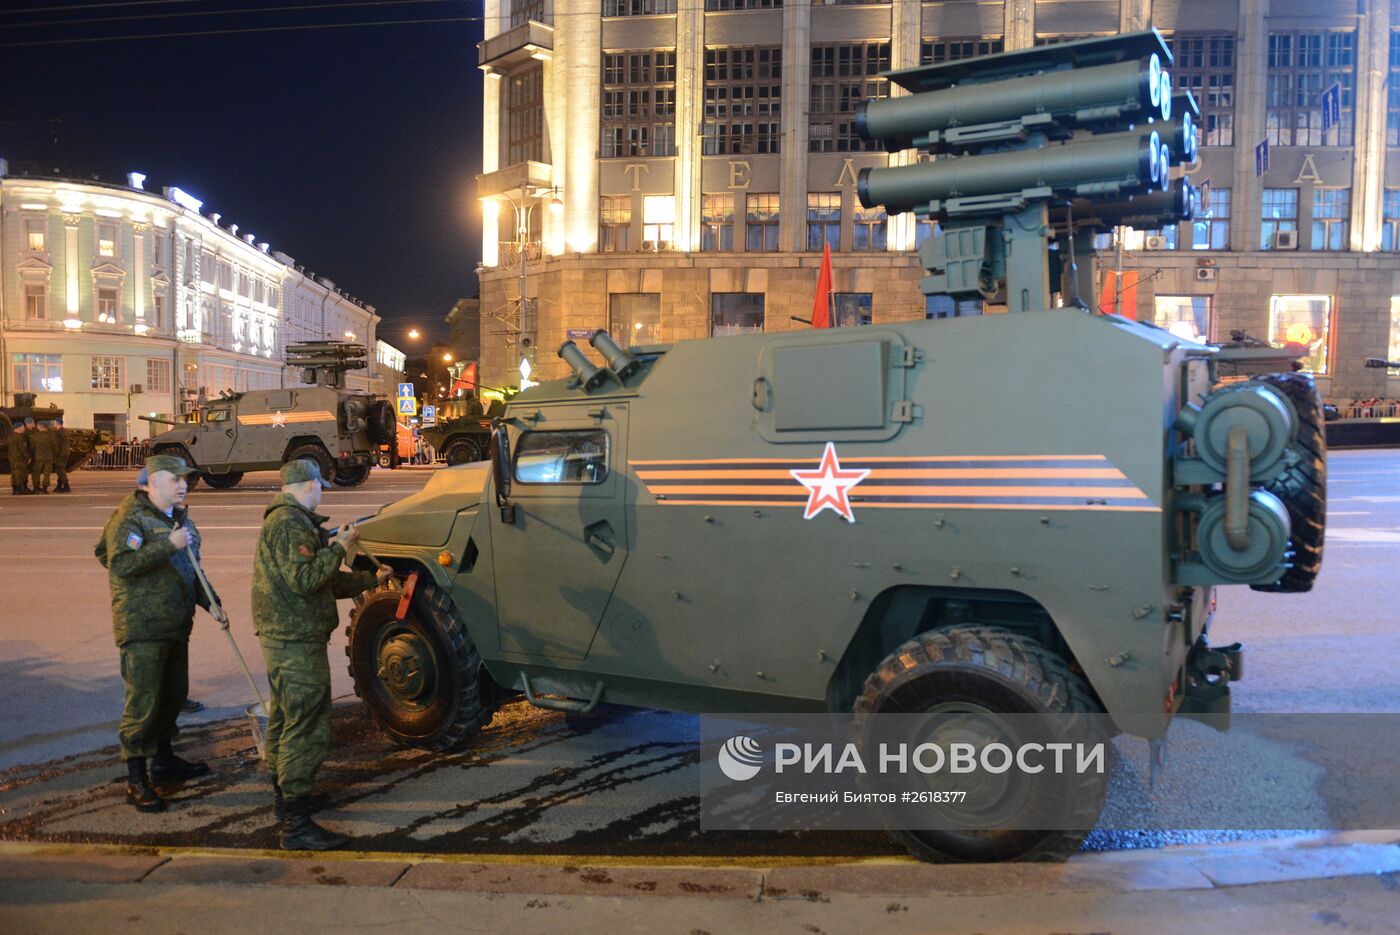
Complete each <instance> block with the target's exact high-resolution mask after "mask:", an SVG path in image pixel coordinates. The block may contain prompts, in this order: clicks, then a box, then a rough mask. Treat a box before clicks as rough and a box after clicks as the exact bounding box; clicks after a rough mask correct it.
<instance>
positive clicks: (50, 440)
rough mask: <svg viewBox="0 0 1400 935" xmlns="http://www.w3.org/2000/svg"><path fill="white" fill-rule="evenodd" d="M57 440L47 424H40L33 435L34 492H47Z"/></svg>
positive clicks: (51, 428)
mask: <svg viewBox="0 0 1400 935" xmlns="http://www.w3.org/2000/svg"><path fill="white" fill-rule="evenodd" d="M55 441H57V439H56V438H55V437H54V434H53V427H52V426H51V425H50V424H49V423H48V422H40V423H39V430H38V431H37V432H35V433H34V467H33V469H32V470H33V478H34V492H35V493H48V492H49V474H51V473H53V457H54V454H55V453H57V449H58V446H57V445H56V444H54V442H55Z"/></svg>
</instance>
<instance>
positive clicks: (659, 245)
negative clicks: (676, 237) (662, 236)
mask: <svg viewBox="0 0 1400 935" xmlns="http://www.w3.org/2000/svg"><path fill="white" fill-rule="evenodd" d="M656 249H657V250H658V251H659V252H661V253H665V252H666V251H667V250H670V249H671V241H669V240H658V241H657V242H656Z"/></svg>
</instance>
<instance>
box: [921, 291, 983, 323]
mask: <svg viewBox="0 0 1400 935" xmlns="http://www.w3.org/2000/svg"><path fill="white" fill-rule="evenodd" d="M981 314H982V300H981V299H955V298H953V297H952V296H951V295H926V296H924V317H925V318H966V317H967V316H969V315H981Z"/></svg>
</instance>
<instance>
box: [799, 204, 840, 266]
mask: <svg viewBox="0 0 1400 935" xmlns="http://www.w3.org/2000/svg"><path fill="white" fill-rule="evenodd" d="M823 242H825V243H828V244H830V245H831V249H832V250H840V249H841V193H840V192H809V193H808V194H807V249H808V250H815V251H818V252H820V251H821V249H822V243H823Z"/></svg>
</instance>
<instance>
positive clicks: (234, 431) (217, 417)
mask: <svg viewBox="0 0 1400 935" xmlns="http://www.w3.org/2000/svg"><path fill="white" fill-rule="evenodd" d="M237 440H238V419H237V418H235V413H234V411H233V405H232V404H230V403H223V404H220V403H214V404H212V405H209V406H207V407H205V409H204V412H203V414H202V415H201V416H200V420H199V444H198V446H196V447H197V449H198V450H197V451H192V452H190V454H192V455H193V456H194V460H195V462H196V463H197V464H200V465H216V464H221V463H223V462H225V461H227V460H228V458H229V455H230V454H231V453H232V452H233V445H234V442H236V441H237Z"/></svg>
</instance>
